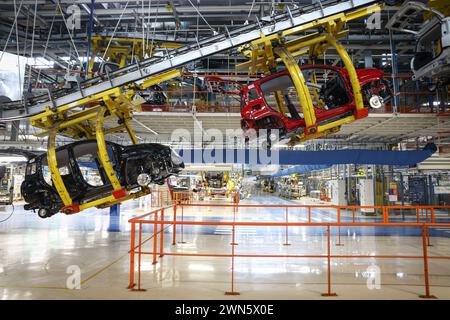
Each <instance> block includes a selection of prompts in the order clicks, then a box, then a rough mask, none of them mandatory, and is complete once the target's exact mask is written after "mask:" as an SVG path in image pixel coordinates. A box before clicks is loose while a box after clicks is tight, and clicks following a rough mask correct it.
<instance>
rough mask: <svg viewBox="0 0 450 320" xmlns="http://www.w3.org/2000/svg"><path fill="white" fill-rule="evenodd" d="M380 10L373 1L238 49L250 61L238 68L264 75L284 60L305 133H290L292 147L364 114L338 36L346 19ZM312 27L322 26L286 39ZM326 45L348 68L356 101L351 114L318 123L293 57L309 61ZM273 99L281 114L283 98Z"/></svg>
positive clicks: (355, 80) (353, 72)
mask: <svg viewBox="0 0 450 320" xmlns="http://www.w3.org/2000/svg"><path fill="white" fill-rule="evenodd" d="M380 10H382V5H379V4H375V5H371V6H368V7H366V8H360V9H357V10H355V11H352V12H349V13H340V14H336V15H333V16H330V17H327V18H323V19H320V20H316V21H313V22H311V23H308V24H305V25H302V26H299V27H296V28H292V29H290V30H287V31H284V32H282V33H281V34H273V35H270V36H267V37H261V38H260V39H258V40H255V41H253V42H252V43H251V44H249V45H246V46H243V47H241V48H240V51H241V52H242V53H243V54H244V55H245V56H246V57H248V58H249V60H250V61H248V62H244V63H242V64H240V65H238V66H237V68H238V69H249V71H250V73H255V72H256V71H257V70H261V71H262V72H263V73H265V74H266V75H267V74H270V73H271V72H273V71H276V68H277V65H278V63H283V64H284V66H285V67H286V69H287V70H288V71H289V74H290V76H291V78H292V82H293V84H294V86H295V90H296V91H297V94H298V97H299V100H300V104H301V108H302V112H303V115H304V119H305V123H306V126H305V129H304V132H303V133H301V134H296V135H294V136H291V140H290V142H289V145H291V146H292V145H295V144H298V143H301V142H303V141H305V140H309V139H315V138H318V137H321V136H324V135H327V134H331V133H335V132H337V131H339V129H340V127H341V126H342V125H343V124H346V123H350V122H353V121H355V120H356V119H359V118H362V117H364V116H366V115H367V110H365V109H364V105H363V98H362V95H361V86H360V83H359V81H358V76H357V73H356V70H355V67H354V65H353V63H352V60H351V58H350V56H349V55H348V53H347V51H346V50H345V48H344V47H343V46H342V45H341V44H340V43H339V42H338V40H337V39H339V38H341V37H344V36H345V35H347V34H348V30H341V29H342V28H343V27H344V25H345V23H346V22H348V21H351V20H354V19H358V18H361V17H365V16H367V15H370V14H373V13H375V12H378V11H380ZM313 28H315V29H322V30H324V31H320V32H318V31H317V32H313V33H310V34H308V35H302V36H298V37H297V38H295V39H289V40H287V39H288V37H292V36H294V35H298V34H299V33H302V34H303V33H304V31H306V30H308V29H313ZM329 47H333V48H334V49H335V50H336V52H337V53H338V55H339V57H340V58H341V60H342V62H343V63H344V65H345V68H346V69H347V72H348V74H349V79H350V84H351V87H352V91H353V96H354V100H355V106H356V111H355V113H354V114H353V115H350V116H347V117H345V118H341V119H339V120H336V121H332V122H329V123H326V124H323V125H320V124H318V123H317V119H316V114H315V108H314V107H315V106H314V104H313V99H312V96H311V93H310V91H309V88H308V86H307V85H306V81H305V79H304V76H303V74H302V72H301V70H300V67H299V65H298V62H297V60H296V57H299V56H302V55H308V57H309V59H310V61H311V60H312V59H314V58H315V57H321V56H323V54H324V53H325V52H326V51H327V50H328V48H329ZM313 94H314V96H315V99H316V101H317V103H318V107H320V106H321V105H320V101H319V100H320V99H319V98H318V95H317V92H313ZM276 100H277V106H278V109H279V111H282V112H283V113H284V109H283V104H282V102H279V101H278V100H282V99H280V97H279V94H276Z"/></svg>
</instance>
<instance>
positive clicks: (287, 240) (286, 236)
mask: <svg viewBox="0 0 450 320" xmlns="http://www.w3.org/2000/svg"><path fill="white" fill-rule="evenodd" d="M285 215H286V231H285V232H286V235H285V241H284V243H283V245H284V246H290V245H291V244H290V243H289V226H288V223H289V218H288V216H289V212H288V207H286V213H285Z"/></svg>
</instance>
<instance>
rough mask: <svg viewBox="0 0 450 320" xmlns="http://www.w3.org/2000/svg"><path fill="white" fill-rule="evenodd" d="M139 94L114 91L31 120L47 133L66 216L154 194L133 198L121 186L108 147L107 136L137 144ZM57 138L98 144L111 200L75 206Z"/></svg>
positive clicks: (164, 78) (129, 89)
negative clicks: (58, 154)
mask: <svg viewBox="0 0 450 320" xmlns="http://www.w3.org/2000/svg"><path fill="white" fill-rule="evenodd" d="M180 74H181V71H180V70H172V71H169V72H166V73H163V74H160V75H158V76H156V77H152V78H150V79H147V80H145V81H144V82H143V83H142V84H141V85H140V86H139V88H138V89H145V88H147V87H149V86H152V85H155V84H157V83H160V82H163V81H167V80H169V79H172V78H174V77H178V76H180ZM135 90H136V85H135V84H133V85H132V86H128V87H125V88H115V89H111V90H108V91H105V92H103V93H101V94H97V95H93V96H90V97H86V98H84V99H81V100H79V101H77V102H76V103H71V104H68V105H65V106H62V107H60V108H58V109H55V110H52V109H51V108H49V107H47V108H46V110H45V111H44V112H41V113H40V114H38V115H35V116H33V117H31V118H30V124H31V125H33V126H35V127H37V128H40V129H43V130H42V131H41V132H39V133H38V134H37V135H38V136H47V137H48V153H47V160H48V166H49V170H50V173H51V177H52V181H53V183H54V186H55V188H56V190H57V191H58V194H59V196H60V197H61V200H62V201H63V203H64V208H63V209H62V211H63V212H64V213H74V212H78V211H81V210H84V209H87V208H90V207H108V206H111V205H113V204H116V203H119V202H122V201H126V200H129V199H132V198H137V197H140V196H143V195H145V194H148V193H149V192H150V190H149V189H148V190H145V191H142V192H139V193H134V194H132V195H128V194H127V190H126V189H125V188H123V187H122V186H121V184H120V182H119V180H118V178H117V176H116V174H115V172H114V169H113V167H112V164H111V162H110V160H109V156H108V152H107V149H106V143H105V135H107V134H112V133H117V132H122V131H126V132H127V133H128V135H129V137H130V139H131V141H132V143H133V144H137V138H136V136H135V134H134V132H133V130H132V128H131V126H130V120H131V118H132V113H133V111H135V110H136V109H138V107H139V105H140V104H141V103H142V101H140V100H133V97H134V95H135ZM105 120H114V121H111V123H114V124H115V126H112V127H110V128H108V129H106V128H105V123H104V122H105ZM57 135H63V136H67V137H70V138H73V139H96V140H97V145H98V155H99V159H100V160H101V165H102V166H103V168H104V170H105V172H106V175H107V177H108V179H109V181H110V183H111V185H112V187H113V191H112V194H111V195H110V196H108V197H106V198H102V199H97V200H94V201H90V202H86V203H83V204H75V203H73V202H72V199H71V198H70V196H69V193H68V191H67V188H66V186H65V185H64V182H63V180H62V178H61V175H60V172H59V170H58V164H57V158H56V151H55V139H56V136H57Z"/></svg>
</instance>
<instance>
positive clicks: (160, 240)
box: [159, 208, 164, 258]
mask: <svg viewBox="0 0 450 320" xmlns="http://www.w3.org/2000/svg"><path fill="white" fill-rule="evenodd" d="M159 257H160V258H162V257H164V208H162V209H161V236H160V238H159Z"/></svg>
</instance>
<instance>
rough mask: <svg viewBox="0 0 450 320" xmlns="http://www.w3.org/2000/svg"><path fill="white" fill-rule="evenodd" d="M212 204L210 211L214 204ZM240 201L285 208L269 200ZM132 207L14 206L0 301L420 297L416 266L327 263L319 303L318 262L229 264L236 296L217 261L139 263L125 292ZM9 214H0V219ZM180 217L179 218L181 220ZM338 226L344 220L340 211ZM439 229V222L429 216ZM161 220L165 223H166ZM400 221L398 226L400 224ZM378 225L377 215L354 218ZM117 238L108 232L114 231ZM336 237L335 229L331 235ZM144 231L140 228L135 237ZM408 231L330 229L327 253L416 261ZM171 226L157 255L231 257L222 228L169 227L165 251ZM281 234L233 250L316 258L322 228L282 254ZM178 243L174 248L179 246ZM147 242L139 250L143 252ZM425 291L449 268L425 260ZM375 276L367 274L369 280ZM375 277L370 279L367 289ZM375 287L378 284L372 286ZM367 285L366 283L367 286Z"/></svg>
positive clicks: (439, 248) (448, 247) (414, 237)
mask: <svg viewBox="0 0 450 320" xmlns="http://www.w3.org/2000/svg"><path fill="white" fill-rule="evenodd" d="M220 202H221V200H213V201H210V203H220ZM244 202H245V203H254V204H259V203H290V204H291V203H293V201H288V200H283V199H279V198H277V197H273V196H270V195H267V196H264V197H255V198H251V199H248V200H245V201H244ZM138 206H139V201H138V200H136V201H130V202H127V203H125V204H124V205H123V206H122V209H121V217H120V218H119V219H116V218H114V217H113V218H110V216H109V210H107V209H106V210H90V211H86V212H82V213H80V214H77V215H73V216H64V215H62V214H58V215H56V216H54V217H52V218H49V219H44V220H43V219H40V218H38V217H37V215H36V214H32V213H28V212H25V211H23V209H22V207H21V206H19V205H18V206H16V208H15V212H14V214H13V215H12V217H11V218H10V219H8V220H7V221H4V222H1V223H0V298H1V299H420V298H419V297H418V296H419V295H421V294H423V293H424V287H423V283H424V277H423V261H422V260H421V259H374V258H370V259H369V258H367V259H332V260H331V267H332V275H331V277H332V291H334V292H336V293H337V294H338V296H337V297H329V298H324V297H322V296H321V295H320V294H321V293H322V292H325V291H326V288H327V261H326V259H317V258H316V259H312V258H236V259H235V281H236V282H235V290H236V291H238V292H240V295H239V296H226V295H224V292H225V291H229V290H230V280H231V259H230V258H222V257H214V258H213V257H186V256H185V257H180V256H176V257H175V256H164V257H163V258H161V259H159V262H158V263H157V264H156V265H153V264H152V261H151V257H150V256H147V255H144V256H143V258H142V264H141V269H142V270H141V286H142V288H145V289H146V291H143V292H134V291H130V290H128V289H127V288H126V287H127V285H128V279H129V258H128V253H127V252H128V250H129V247H130V242H129V241H130V225H129V223H128V222H127V220H128V219H129V218H131V217H133V216H136V215H139V214H142V213H144V212H145V210H144V209H142V208H139V207H138ZM10 209H11V207H8V208H7V210H6V211H4V212H2V211H0V221H2V220H4V219H5V218H7V217H8V215H9V213H10V211H9V210H10ZM180 214H181V212H178V215H179V218H180ZM333 215H335V213H333V212H330V211H328V210H325V209H321V211H317V212H315V213H314V215H313V219H314V221H330V220H331V219H333V218H334V216H333ZM343 215H344V217H343V219H349V215H348V213H344V214H343ZM437 216H438V217H439V219H441V220H442V221H445V220H446V216H445V215H442V214H440V213H438V214H437ZM167 218H169V217H167ZM183 218H184V219H186V220H194V219H195V220H203V221H206V220H208V221H211V220H212V221H230V220H231V219H233V213H232V210H230V209H229V208H213V207H203V208H198V207H197V208H184V209H183ZM401 218H402V217H399V218H398V219H401ZM236 219H237V220H241V221H258V222H261V221H284V219H285V211H284V209H273V208H258V209H255V208H246V209H240V210H239V212H238V213H237V215H236ZM305 219H306V215H305V212H304V209H292V210H291V211H290V212H289V221H305ZM361 219H379V217H375V218H374V217H370V218H361ZM117 229H119V230H120V231H118V232H112V230H117ZM334 229H335V228H334ZM150 234H151V228H150V227H149V228H144V234H143V236H144V238H147V237H148V236H149V235H150ZM420 234H421V233H420V230H418V229H417V228H412V227H411V228H404V227H395V228H394V227H384V228H383V227H376V228H375V227H360V228H354V227H353V228H342V230H341V243H342V244H343V246H336V244H337V242H338V237H337V235H338V234H337V230H333V229H332V243H331V251H332V254H336V255H337V254H342V255H345V254H348V255H355V254H361V255H421V254H422V238H421V237H420ZM171 235H172V227H168V228H167V229H166V231H165V243H164V251H165V252H179V253H196V254H198V253H216V254H218V253H219V254H220V253H225V254H228V253H230V252H231V245H230V242H231V227H227V226H208V227H205V226H190V227H188V226H185V227H184V228H183V234H181V229H180V228H179V229H178V241H179V242H178V243H177V245H176V246H172V244H171ZM285 235H286V234H285V228H284V227H283V228H280V227H252V226H247V227H239V228H238V230H237V235H236V243H237V245H236V246H234V250H235V252H236V253H239V254H274V255H287V254H291V255H292V254H299V255H300V254H310V255H316V254H324V253H326V249H327V241H326V239H327V238H326V229H325V228H324V227H291V228H289V233H288V235H289V239H288V240H289V243H290V244H291V245H289V246H284V245H283V243H284V241H285ZM181 242H183V243H181ZM431 244H432V246H430V247H428V251H429V254H430V255H434V256H446V255H447V256H449V255H450V230H448V229H444V228H440V229H439V230H432V231H431ZM151 245H152V241H148V242H147V243H146V244H145V245H144V247H143V250H145V251H151V250H152V247H151ZM429 269H430V283H431V293H432V294H434V295H435V296H437V297H438V298H439V299H450V260H445V259H435V260H430V262H429ZM74 270H80V272H81V278H80V280H81V284H80V289H69V288H68V287H67V285H68V284H69V286H70V285H71V284H73V283H74V282H73V281H72V280H73V279H74V277H73V273H72V272H73V271H74ZM374 273H375V274H376V275H375V276H374ZM371 277H375V278H377V281H370V279H369V278H371ZM378 280H379V281H378ZM368 283H369V285H368Z"/></svg>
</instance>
